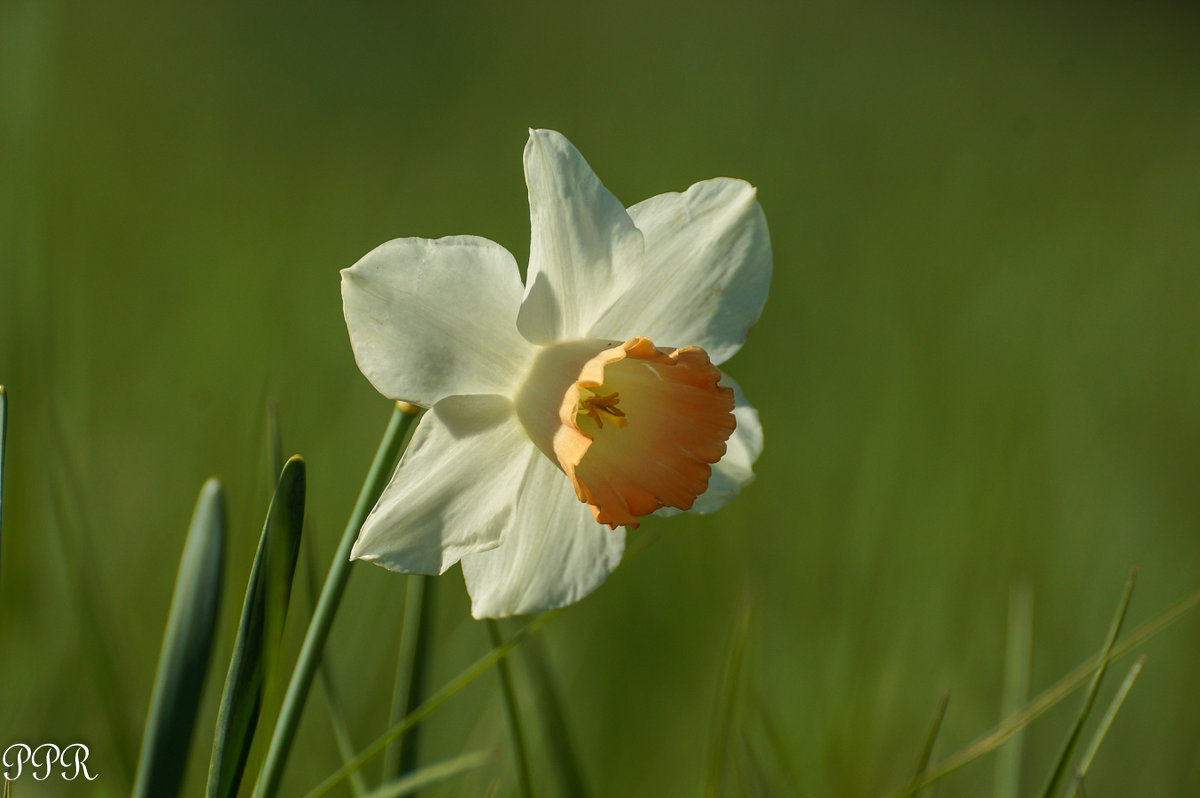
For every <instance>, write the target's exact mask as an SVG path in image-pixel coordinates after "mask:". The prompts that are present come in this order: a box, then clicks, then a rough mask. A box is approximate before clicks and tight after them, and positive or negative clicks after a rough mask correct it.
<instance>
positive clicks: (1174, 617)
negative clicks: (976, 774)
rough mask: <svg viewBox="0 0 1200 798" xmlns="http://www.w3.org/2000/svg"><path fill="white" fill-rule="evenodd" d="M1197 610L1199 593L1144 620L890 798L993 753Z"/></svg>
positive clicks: (899, 797) (900, 796) (909, 792)
mask: <svg viewBox="0 0 1200 798" xmlns="http://www.w3.org/2000/svg"><path fill="white" fill-rule="evenodd" d="M1197 607H1200V590H1197V591H1196V592H1194V593H1192V594H1191V595H1189V596H1187V597H1186V598H1184V599H1183V600H1182V601H1180V602H1179V603H1177V604H1175V605H1174V606H1172V607H1169V608H1167V609H1166V610H1164V611H1163V612H1162V613H1160V614H1159V615H1158V616H1157V617H1155V618H1152V619H1151V620H1149V621H1146V622H1145V623H1143V624H1142V625H1141V626H1139V627H1138V628H1137V629H1135V630H1133V631H1132V632H1130V633H1129V634H1127V635H1125V638H1124V640H1122V641H1121V642H1120V643H1118V644H1117V645H1115V646H1113V649H1112V651H1111V652H1109V654H1108V656H1107V657H1106V656H1105V655H1104V653H1103V652H1100V653H1097V654H1094V655H1093V656H1092V657H1090V658H1088V659H1087V660H1085V661H1084V662H1083V663H1081V664H1080V665H1078V666H1076V667H1075V669H1074V670H1072V671H1070V672H1069V673H1067V674H1066V675H1065V676H1063V677H1062V678H1061V679H1059V680H1058V681H1057V682H1055V683H1054V684H1052V685H1050V686H1049V687H1047V688H1046V689H1045V690H1043V691H1042V692H1041V693H1039V694H1038V695H1037V697H1036V698H1034V699H1033V700H1032V701H1030V702H1029V703H1028V704H1026V705H1025V706H1024V707H1022V708H1021V710H1020V711H1019V712H1017V713H1016V714H1014V715H1012V716H1011V717H1009V718H1006V719H1005V720H1004V721H1002V722H1001V723H999V724H997V725H996V726H994V727H992V728H991V729H990V730H988V731H987V732H985V733H984V734H982V735H980V736H979V737H977V738H975V740H974V741H972V742H971V743H969V744H967V746H966V747H965V748H963V749H961V750H960V751H959V752H958V753H956V754H953V755H951V756H949V757H947V758H946V759H944V760H942V761H941V762H939V763H938V764H937V765H935V766H933V768H931V769H930V770H929V771H927V772H926V773H924V774H922V776H921V779H920V781H918V782H917V783H916V784H910V785H909V786H907V787H904V788H903V789H900V790H897V791H896V792H894V793H892V794H891V795H892V798H905V796H910V795H915V794H916V792H917V791H919V790H923V789H925V788H926V787H928V786H930V785H931V784H935V783H937V782H939V781H941V780H942V779H944V778H946V777H947V776H949V775H950V774H952V773H956V772H958V771H959V770H962V769H963V768H964V767H966V766H967V765H969V764H971V763H972V762H974V761H975V760H976V759H979V758H980V757H981V756H986V755H987V754H990V753H991V752H992V751H995V750H996V749H997V748H999V747H1000V746H1001V745H1003V744H1004V743H1005V742H1006V741H1007V740H1010V739H1012V736H1013V735H1014V734H1016V733H1017V732H1019V731H1020V730H1021V729H1023V728H1025V727H1026V726H1028V725H1029V724H1030V723H1032V722H1033V721H1034V720H1037V718H1039V717H1041V716H1042V715H1043V714H1045V713H1046V712H1047V711H1049V710H1050V709H1051V708H1053V707H1055V706H1057V705H1058V703H1059V702H1060V701H1062V700H1063V699H1064V698H1066V697H1067V696H1069V695H1070V694H1071V693H1073V692H1075V691H1076V690H1078V689H1079V688H1080V687H1082V686H1083V685H1084V684H1085V683H1086V682H1087V680H1088V679H1089V678H1090V677H1091V676H1092V674H1093V673H1094V672H1095V671H1096V669H1097V668H1099V667H1100V666H1101V665H1104V664H1107V663H1109V662H1115V661H1116V660H1118V659H1120V658H1121V657H1123V656H1125V655H1126V654H1128V653H1129V652H1131V651H1133V650H1134V649H1136V648H1137V647H1138V646H1140V645H1143V644H1144V643H1146V641H1148V640H1151V639H1153V638H1154V637H1155V636H1157V635H1158V634H1159V633H1161V632H1162V631H1163V630H1164V629H1166V628H1167V627H1169V626H1171V624H1173V623H1175V622H1176V621H1178V620H1179V619H1180V618H1182V617H1183V616H1184V615H1187V614H1188V613H1189V612H1191V611H1192V610H1194V609H1196V608H1197Z"/></svg>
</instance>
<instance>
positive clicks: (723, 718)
mask: <svg viewBox="0 0 1200 798" xmlns="http://www.w3.org/2000/svg"><path fill="white" fill-rule="evenodd" d="M752 610H753V604H752V603H751V601H750V600H749V599H748V598H747V599H743V601H742V607H741V611H740V612H739V613H738V617H737V620H736V621H735V622H734V627H733V634H732V635H731V636H730V638H729V653H728V656H727V658H726V660H725V677H724V680H723V689H722V691H721V693H720V695H719V697H718V700H717V706H716V711H715V712H714V716H713V727H712V736H711V739H710V740H709V748H708V767H707V768H706V771H705V777H704V781H703V783H702V784H701V788H700V794H701V795H702V796H705V798H716V796H718V795H720V794H721V791H722V788H723V785H724V782H725V757H726V753H727V752H728V750H729V744H730V741H731V740H732V739H733V726H734V717H735V714H736V709H737V697H738V689H739V687H740V684H741V671H742V659H743V658H744V655H745V652H746V638H747V636H748V635H749V632H750V615H751V611H752Z"/></svg>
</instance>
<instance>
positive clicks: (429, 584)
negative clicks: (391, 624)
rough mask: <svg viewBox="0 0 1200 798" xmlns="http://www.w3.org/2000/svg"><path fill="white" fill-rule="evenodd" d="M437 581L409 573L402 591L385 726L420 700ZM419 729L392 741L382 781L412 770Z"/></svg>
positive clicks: (405, 713)
mask: <svg viewBox="0 0 1200 798" xmlns="http://www.w3.org/2000/svg"><path fill="white" fill-rule="evenodd" d="M436 590H437V582H436V581H435V579H434V577H431V576H425V575H421V574H411V575H409V576H408V577H407V580H406V583H405V591H404V620H403V623H402V624H401V627H400V650H399V653H398V654H397V656H396V679H395V682H394V686H393V688H392V707H391V712H390V713H389V716H388V726H394V725H396V724H397V723H399V722H400V721H401V720H403V719H404V716H405V715H407V714H409V713H410V712H412V711H413V710H414V709H416V708H417V707H418V706H420V704H421V701H422V699H423V697H424V692H425V677H426V674H427V672H428V670H429V662H430V658H431V649H432V639H433V607H434V599H435V591H436ZM419 732H420V729H419V728H414V729H413V730H412V731H410V732H409V733H408V734H405V735H404V736H402V737H400V738H398V739H396V740H394V741H393V742H392V743H391V744H390V745H389V746H388V747H387V751H385V752H384V755H383V778H384V780H385V781H386V780H389V779H394V778H397V777H399V776H401V775H403V774H405V773H408V772H411V771H413V770H416V768H417V761H418V756H419V754H420V748H419V736H418V734H419Z"/></svg>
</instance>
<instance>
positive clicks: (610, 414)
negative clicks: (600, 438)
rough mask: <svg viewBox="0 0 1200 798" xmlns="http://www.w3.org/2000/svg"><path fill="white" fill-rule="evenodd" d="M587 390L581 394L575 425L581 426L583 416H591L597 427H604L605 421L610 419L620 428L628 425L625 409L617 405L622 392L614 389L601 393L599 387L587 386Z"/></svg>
mask: <svg viewBox="0 0 1200 798" xmlns="http://www.w3.org/2000/svg"><path fill="white" fill-rule="evenodd" d="M583 390H584V391H587V395H584V393H583V391H581V392H580V394H579V409H578V410H577V411H575V425H576V426H579V424H580V422H581V421H582V420H583V418H589V419H591V420H592V423H593V424H595V425H596V429H604V422H605V421H608V422H609V423H611V424H616V425H617V427H618V428H624V427H626V426H628V424H629V422H628V421H627V420H626V419H625V411H623V410H622V409H621V408H619V407H617V404H618V403H619V402H620V401H621V394H620V393H618V392H617V391H613V392H612V393H610V394H607V395H604V394H601V393H599V391H598V389H596V388H590V387H585V388H584V389H583Z"/></svg>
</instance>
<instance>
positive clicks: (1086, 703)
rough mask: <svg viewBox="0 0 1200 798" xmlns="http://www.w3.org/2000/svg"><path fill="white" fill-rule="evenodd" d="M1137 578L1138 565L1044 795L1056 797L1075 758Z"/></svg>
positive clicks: (1131, 573) (1047, 797) (1118, 608)
mask: <svg viewBox="0 0 1200 798" xmlns="http://www.w3.org/2000/svg"><path fill="white" fill-rule="evenodd" d="M1136 582H1137V569H1136V568H1134V569H1133V571H1131V572H1130V574H1129V579H1128V580H1127V581H1126V582H1125V592H1124V593H1122V594H1121V602H1120V604H1118V605H1117V612H1116V614H1115V615H1114V616H1113V620H1112V624H1111V625H1110V626H1109V629H1108V636H1107V638H1105V641H1104V650H1103V656H1102V657H1101V661H1100V666H1099V667H1098V668H1096V672H1095V674H1093V675H1092V683H1091V684H1090V685H1089V686H1088V691H1087V693H1086V694H1085V695H1084V697H1083V706H1081V707H1080V708H1079V714H1078V715H1076V717H1075V722H1074V723H1073V724H1072V725H1071V730H1070V731H1069V732H1067V738H1066V739H1065V740H1063V745H1062V751H1061V752H1060V753H1059V756H1058V761H1057V762H1056V763H1055V765H1054V769H1053V770H1052V771H1051V772H1050V777H1049V778H1048V779H1047V780H1046V786H1045V787H1044V788H1043V789H1042V798H1054V795H1055V793H1057V792H1058V785H1059V783H1060V782H1061V781H1062V776H1063V774H1064V773H1066V772H1067V764H1068V763H1069V762H1070V761H1071V754H1073V753H1074V752H1075V746H1076V745H1077V744H1078V743H1079V737H1080V735H1081V734H1083V726H1084V724H1085V723H1087V719H1088V716H1089V715H1090V714H1091V713H1092V707H1093V706H1095V704H1096V696H1097V695H1098V694H1099V693H1100V683H1101V682H1102V681H1104V674H1105V673H1106V672H1107V671H1108V655H1109V654H1110V653H1112V649H1113V646H1115V645H1116V644H1117V637H1118V636H1119V635H1120V634H1121V626H1122V625H1123V624H1124V623H1125V613H1126V612H1128V611H1129V600H1130V599H1131V598H1132V597H1133V586H1134V584H1135V583H1136Z"/></svg>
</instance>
